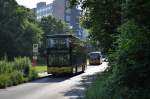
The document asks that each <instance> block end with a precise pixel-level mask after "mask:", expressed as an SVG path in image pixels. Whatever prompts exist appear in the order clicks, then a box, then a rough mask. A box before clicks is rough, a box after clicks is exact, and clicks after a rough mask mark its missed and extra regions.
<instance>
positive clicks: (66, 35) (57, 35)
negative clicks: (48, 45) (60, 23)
mask: <svg viewBox="0 0 150 99" xmlns="http://www.w3.org/2000/svg"><path fill="white" fill-rule="evenodd" d="M47 37H52V38H53V37H74V35H72V34H53V35H47Z"/></svg>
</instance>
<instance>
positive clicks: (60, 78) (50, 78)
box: [31, 73, 81, 83]
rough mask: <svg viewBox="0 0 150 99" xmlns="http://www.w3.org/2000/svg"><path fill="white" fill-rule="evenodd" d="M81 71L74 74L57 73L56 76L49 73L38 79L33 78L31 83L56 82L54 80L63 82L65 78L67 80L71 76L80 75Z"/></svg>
mask: <svg viewBox="0 0 150 99" xmlns="http://www.w3.org/2000/svg"><path fill="white" fill-rule="evenodd" d="M80 74H81V73H78V74H75V75H58V76H53V75H49V76H46V77H43V78H41V79H38V80H34V81H32V82H31V83H56V82H63V81H65V80H68V79H70V78H72V77H75V76H77V75H80Z"/></svg>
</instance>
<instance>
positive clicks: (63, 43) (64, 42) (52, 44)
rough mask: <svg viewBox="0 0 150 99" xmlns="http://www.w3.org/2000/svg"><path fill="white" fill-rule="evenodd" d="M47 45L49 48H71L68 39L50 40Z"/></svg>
mask: <svg viewBox="0 0 150 99" xmlns="http://www.w3.org/2000/svg"><path fill="white" fill-rule="evenodd" d="M47 45H48V46H47V47H48V48H56V49H62V48H69V42H68V38H49V39H48V40H47Z"/></svg>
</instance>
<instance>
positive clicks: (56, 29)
mask: <svg viewBox="0 0 150 99" xmlns="http://www.w3.org/2000/svg"><path fill="white" fill-rule="evenodd" d="M40 24H41V27H42V29H43V30H44V34H43V44H42V48H41V51H42V52H43V51H44V50H45V48H46V45H45V44H46V35H52V34H73V30H72V29H71V28H69V26H68V25H67V24H66V23H64V22H63V21H61V20H57V19H56V18H54V17H52V16H48V17H44V18H42V19H41V22H40Z"/></svg>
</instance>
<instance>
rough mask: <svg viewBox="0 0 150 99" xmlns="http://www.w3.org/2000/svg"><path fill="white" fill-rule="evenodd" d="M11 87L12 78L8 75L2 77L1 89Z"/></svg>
mask: <svg viewBox="0 0 150 99" xmlns="http://www.w3.org/2000/svg"><path fill="white" fill-rule="evenodd" d="M9 85H11V81H10V76H9V75H8V74H1V75H0V88H5V87H7V86H9Z"/></svg>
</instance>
